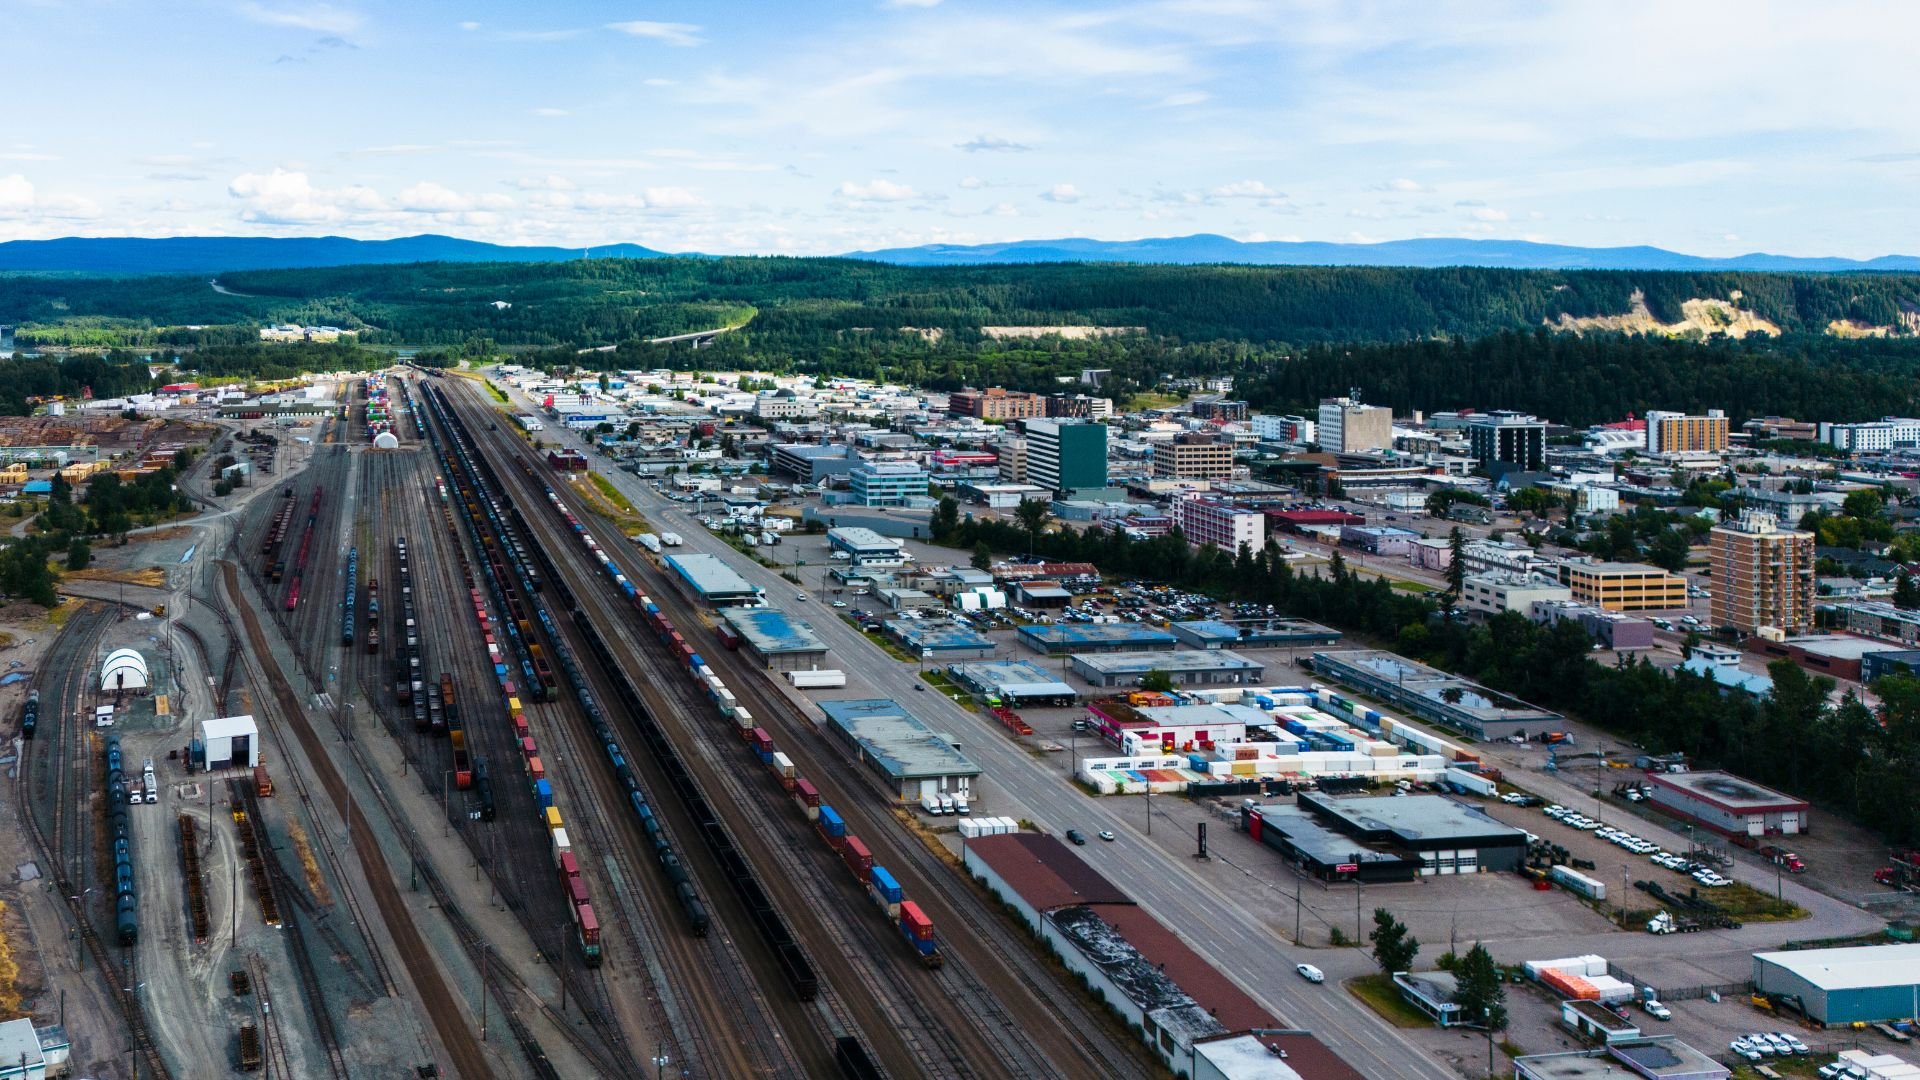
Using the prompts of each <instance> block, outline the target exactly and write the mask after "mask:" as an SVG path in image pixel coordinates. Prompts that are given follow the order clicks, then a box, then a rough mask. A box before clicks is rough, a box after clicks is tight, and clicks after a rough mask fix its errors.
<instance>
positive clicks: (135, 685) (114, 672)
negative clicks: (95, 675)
mask: <svg viewBox="0 0 1920 1080" xmlns="http://www.w3.org/2000/svg"><path fill="white" fill-rule="evenodd" d="M145 689H147V661H146V658H145V657H143V656H141V655H140V653H139V652H138V651H137V650H134V649H115V650H113V651H112V652H110V653H108V654H107V659H106V662H105V663H102V664H101V665H100V690H101V692H102V693H106V692H108V691H113V690H145Z"/></svg>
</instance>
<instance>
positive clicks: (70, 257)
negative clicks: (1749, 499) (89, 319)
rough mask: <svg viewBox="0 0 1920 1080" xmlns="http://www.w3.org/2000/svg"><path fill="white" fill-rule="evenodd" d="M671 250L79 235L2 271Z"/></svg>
mask: <svg viewBox="0 0 1920 1080" xmlns="http://www.w3.org/2000/svg"><path fill="white" fill-rule="evenodd" d="M663 254H665V252H660V251H655V250H653V249H652V248H644V247H641V246H639V245H638V244H612V245H609V246H607V247H598V248H584V249H583V248H559V247H507V246H504V245H501V244H486V243H482V242H480V241H478V240H461V239H458V238H456V237H452V236H433V235H422V236H402V237H400V238H398V239H394V240H354V239H350V238H348V237H345V236H298V237H295V236H289V237H271V236H169V237H161V238H146V237H131V236H129V237H119V236H112V237H79V236H69V237H65V238H63V239H59V240H10V241H8V242H6V243H0V271H7V270H65V271H80V272H85V273H102V274H213V273H219V272H220V271H223V270H282V269H301V268H306V267H314V266H362V265H366V264H369V263H383V264H384V263H416V262H561V261H564V260H567V259H579V258H583V257H592V258H596V259H599V258H609V259H611V258H620V259H653V258H658V257H660V256H661V255H663Z"/></svg>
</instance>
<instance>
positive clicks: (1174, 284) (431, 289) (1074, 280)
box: [0, 258, 1920, 346]
mask: <svg viewBox="0 0 1920 1080" xmlns="http://www.w3.org/2000/svg"><path fill="white" fill-rule="evenodd" d="M220 280H221V283H222V285H223V286H224V287H226V288H227V289H229V290H231V291H233V292H238V293H244V294H248V295H249V297H250V299H248V300H246V301H244V302H239V301H235V300H234V298H231V297H222V296H219V295H216V294H214V293H213V292H212V290H210V289H208V288H207V287H206V283H205V282H204V281H193V282H189V283H182V282H179V281H177V280H176V281H170V282H169V281H168V280H166V279H162V280H159V281H152V280H146V281H143V280H129V281H127V282H124V283H120V284H117V285H110V284H103V283H101V282H98V281H88V280H76V279H69V278H60V279H31V278H14V279H0V321H4V322H36V321H41V320H52V319H59V318H63V317H69V316H73V315H85V314H97V315H113V316H119V317H132V318H140V317H145V318H149V319H152V320H154V321H155V322H168V323H210V322H223V321H231V316H232V313H233V312H234V309H235V308H242V309H245V310H247V311H249V312H252V313H254V314H255V315H256V317H259V318H270V317H279V316H281V315H283V314H284V315H286V316H287V317H289V318H292V317H295V316H298V315H301V314H304V315H305V316H307V317H308V318H309V319H310V320H314V321H325V322H331V323H334V324H336V325H340V326H348V327H368V328H372V329H371V336H370V337H369V340H386V341H397V342H404V343H408V344H454V343H456V342H458V341H460V340H463V339H464V338H465V337H466V336H467V335H472V334H479V335H484V336H487V337H490V338H492V339H493V340H495V341H496V342H499V343H501V344H503V345H544V346H558V345H568V344H572V345H579V346H586V345H606V344H616V343H618V342H620V341H623V340H627V339H630V338H633V337H641V336H646V335H648V334H654V333H659V334H669V333H676V332H679V331H681V330H685V329H698V328H699V326H697V325H690V324H692V323H697V322H698V320H699V319H701V318H710V317H712V316H713V315H714V314H715V313H716V312H723V311H734V312H737V311H740V310H741V309H743V308H748V307H750V308H752V309H755V310H757V311H758V313H759V314H758V317H757V318H755V320H754V327H753V328H754V329H755V330H756V331H757V332H758V333H761V334H773V335H775V336H776V338H777V337H779V336H781V335H789V334H793V335H800V336H802V337H805V336H808V335H815V334H833V333H838V332H842V331H854V330H861V331H877V332H882V333H885V332H890V331H898V330H900V329H903V328H919V329H940V330H946V331H958V332H961V333H962V334H963V335H964V334H965V333H967V332H975V331H978V329H979V328H980V327H983V326H1004V325H1085V326H1117V327H1141V328H1144V329H1145V330H1146V331H1148V332H1149V333H1151V334H1155V335H1162V336H1168V337H1174V338H1179V339H1181V340H1183V341H1211V340H1221V339H1226V340H1241V341H1250V342H1289V343H1294V344H1306V343H1311V342H1319V341H1404V340H1413V339H1420V338H1429V337H1436V336H1444V337H1460V338H1478V337H1482V336H1485V335H1487V334H1492V333H1497V332H1500V331H1504V330H1514V329H1523V328H1531V327H1535V326H1539V325H1541V324H1542V323H1543V322H1551V321H1556V320H1558V319H1560V317H1561V316H1570V317H1573V318H1596V317H1606V316H1615V315H1624V314H1625V313H1627V312H1628V311H1629V310H1630V308H1631V307H1632V305H1633V298H1634V295H1635V293H1636V291H1637V292H1639V293H1642V294H1644V297H1645V305H1646V308H1647V310H1648V313H1649V314H1650V315H1651V316H1652V318H1654V319H1657V320H1659V321H1660V322H1663V323H1672V322H1677V321H1679V320H1680V319H1682V318H1683V317H1684V316H1685V312H1684V310H1683V307H1684V305H1686V304H1687V302H1688V301H1691V300H1695V299H1700V298H1704V299H1718V300H1726V299H1728V298H1731V297H1738V298H1739V299H1738V300H1737V306H1738V308H1739V309H1740V310H1741V311H1743V312H1750V313H1751V314H1752V315H1753V316H1755V317H1757V318H1758V319H1761V320H1765V321H1767V322H1769V323H1771V324H1774V325H1776V326H1778V327H1779V328H1780V329H1781V330H1784V331H1786V332H1788V333H1824V332H1826V330H1827V329H1828V327H1829V324H1831V323H1832V322H1833V321H1834V320H1850V321H1852V322H1854V323H1857V324H1859V325H1861V326H1875V327H1885V326H1893V325H1896V324H1898V322H1899V320H1900V316H1901V314H1902V313H1903V312H1905V311H1911V310H1914V309H1915V308H1916V307H1920V276H1914V275H1896V274H1859V275H1827V274H1798V275H1795V274H1765V273H1746V272H1727V273H1661V272H1650V271H1605V270H1601V271H1573V272H1559V271H1544V270H1492V269H1469V268H1451V269H1436V270H1417V269H1383V268H1367V267H1353V268H1348V267H1335V268H1324V267H1253V266H1118V265H1089V264H1046V265H1036V266H1020V267H1009V266H991V267H900V266H886V265H881V264H877V263H868V262H854V261H849V260H838V259H787V258H767V259H606V260H599V259H596V260H574V261H570V262H556V263H532V264H514V263H473V264H465V263H439V264H426V265H406V266H354V267H329V268H321V269H304V270H254V271H243V272H237V273H228V274H223V275H222V276H221V279H220ZM136 294H139V295H138V299H137V300H135V299H134V298H135V296H136ZM130 300H133V302H129V301H130ZM496 301H498V302H501V303H506V304H511V305H512V306H511V307H506V308H499V307H496V306H494V303H495V302H496Z"/></svg>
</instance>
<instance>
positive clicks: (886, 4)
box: [880, 0, 940, 9]
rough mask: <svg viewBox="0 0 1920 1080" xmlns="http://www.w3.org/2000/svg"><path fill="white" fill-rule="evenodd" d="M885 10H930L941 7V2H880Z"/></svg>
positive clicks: (915, 0)
mask: <svg viewBox="0 0 1920 1080" xmlns="http://www.w3.org/2000/svg"><path fill="white" fill-rule="evenodd" d="M880 6H881V7H883V8H894V9H899V8H930V7H939V6H940V0H880Z"/></svg>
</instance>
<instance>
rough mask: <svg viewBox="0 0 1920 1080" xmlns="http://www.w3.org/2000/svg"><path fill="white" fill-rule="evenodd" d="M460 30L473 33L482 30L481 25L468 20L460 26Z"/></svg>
mask: <svg viewBox="0 0 1920 1080" xmlns="http://www.w3.org/2000/svg"><path fill="white" fill-rule="evenodd" d="M460 29H462V30H465V31H468V32H469V33H471V32H472V31H475V30H478V29H480V24H479V23H477V22H474V21H472V20H468V21H466V22H463V23H461V24H460Z"/></svg>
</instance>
